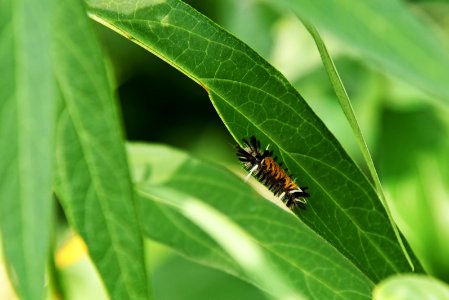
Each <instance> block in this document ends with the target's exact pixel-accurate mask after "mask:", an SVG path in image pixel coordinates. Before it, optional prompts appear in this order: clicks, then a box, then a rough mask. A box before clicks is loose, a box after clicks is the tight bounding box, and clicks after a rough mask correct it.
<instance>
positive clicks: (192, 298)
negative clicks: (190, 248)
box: [152, 255, 267, 300]
mask: <svg viewBox="0 0 449 300" xmlns="http://www.w3.org/2000/svg"><path fill="white" fill-rule="evenodd" d="M152 274H153V283H154V294H155V298H156V299H180V298H182V299H183V300H198V299H217V300H218V299H223V300H224V299H245V300H264V299H267V295H266V294H263V293H262V292H261V291H260V290H259V289H257V288H255V287H254V286H252V285H250V284H248V283H246V282H244V281H242V280H240V279H238V278H236V277H233V276H230V275H228V274H225V273H223V272H220V271H217V270H215V269H212V268H208V267H205V266H202V265H200V264H197V263H195V262H192V261H190V260H187V259H185V258H183V257H181V256H180V255H176V256H171V257H170V258H169V259H168V261H167V259H164V262H163V263H162V264H161V265H159V266H157V267H156V268H155V269H154V271H153V272H152ZM198 278H201V280H198ZM173 286H176V289H174V288H173ZM181 295H182V297H181Z"/></svg>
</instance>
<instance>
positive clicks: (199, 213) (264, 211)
mask: <svg viewBox="0 0 449 300" xmlns="http://www.w3.org/2000/svg"><path fill="white" fill-rule="evenodd" d="M129 153H130V160H131V165H132V166H133V170H134V177H135V178H134V179H135V182H136V187H137V189H138V192H139V194H140V195H141V196H142V197H141V202H140V206H141V208H142V217H141V218H142V224H143V226H144V230H145V233H146V234H147V235H148V236H149V237H151V238H152V239H155V240H157V241H160V242H162V243H164V244H168V245H169V246H171V247H173V248H174V249H176V250H177V251H180V252H181V253H183V254H185V255H187V256H189V257H191V258H193V259H195V260H196V261H199V262H201V263H204V264H207V265H209V266H213V267H215V268H219V269H221V270H223V271H226V272H229V273H231V274H234V275H236V276H238V277H241V278H243V279H244V280H247V281H249V282H251V283H253V284H254V285H256V286H258V287H259V288H261V289H262V290H265V291H267V292H270V293H271V294H272V295H275V296H278V297H279V298H280V299H286V298H283V297H281V295H283V296H285V295H286V293H287V292H288V290H287V289H286V288H284V289H281V288H276V287H278V286H279V284H280V283H279V282H277V281H279V280H280V279H282V276H287V277H285V278H283V280H282V283H283V284H284V285H286V284H288V286H289V289H291V290H296V291H300V292H301V293H302V294H304V295H305V296H306V297H307V298H308V299H369V297H370V293H371V289H372V286H373V282H372V281H371V280H370V279H369V278H368V277H367V276H365V275H364V274H363V273H362V272H361V271H360V270H359V269H358V268H357V267H356V266H355V265H354V264H352V263H351V262H350V261H348V260H347V259H346V258H345V257H344V256H343V255H342V254H341V253H339V252H338V251H337V250H336V249H335V248H334V247H332V246H331V245H330V244H329V243H328V242H326V241H325V240H324V239H322V238H321V237H319V236H318V235H316V234H315V233H314V232H313V231H312V230H310V229H309V228H308V227H307V226H305V225H304V224H302V223H301V222H298V220H297V218H296V217H295V216H294V215H293V214H292V213H289V212H287V211H284V210H282V209H279V207H277V206H276V205H274V204H273V203H270V202H268V201H267V200H265V199H264V198H262V197H260V196H259V195H257V194H256V193H255V192H254V191H253V190H252V189H251V188H250V187H249V186H248V185H247V184H246V183H244V182H243V181H242V180H241V179H240V178H238V177H237V176H235V175H233V174H231V173H230V172H229V171H227V170H225V169H223V168H222V167H217V166H214V165H211V164H207V163H204V162H201V161H198V160H196V159H193V158H190V157H188V156H187V155H186V154H184V153H182V152H179V151H175V150H173V149H171V148H168V147H165V146H148V145H133V146H132V147H130V152H129ZM164 190H165V191H166V192H165V191H164ZM170 190H172V191H177V193H176V194H174V193H173V192H171V191H170ZM156 192H157V193H156ZM174 195H175V196H174ZM197 202H199V203H197ZM200 204H201V205H200ZM203 207H205V208H207V207H210V208H208V209H205V208H203ZM200 208H201V209H200ZM212 208H213V209H212ZM211 210H215V211H217V212H219V213H217V212H215V213H213V214H211V213H209V212H208V211H211ZM186 211H187V213H186ZM220 215H221V216H220ZM211 216H212V217H213V218H210V217H211ZM222 216H226V217H227V218H229V220H230V221H231V222H232V223H233V224H234V226H238V227H239V228H241V229H242V230H244V235H245V236H248V237H249V239H250V241H251V243H255V244H256V245H257V246H258V248H260V251H261V254H260V256H262V257H264V258H263V259H262V258H260V257H259V255H254V253H253V251H250V250H251V249H248V248H251V247H245V245H246V243H244V242H243V241H242V242H236V240H240V239H241V238H239V239H237V237H236V236H235V235H236V234H235V233H233V234H230V233H229V230H228V229H227V228H225V225H226V224H225V223H224V222H221V221H220V222H218V221H219V219H220V218H221V217H222ZM217 225H220V226H217ZM154 228H158V229H159V230H154ZM210 232H212V234H211V233H210ZM245 238H246V237H245ZM220 239H221V240H222V242H220V243H219V242H218V240H220ZM246 239H247V238H246ZM223 243H229V244H230V246H231V247H233V248H236V251H238V252H237V253H238V254H239V255H241V256H243V257H244V258H245V259H242V260H240V261H239V260H237V259H235V258H234V256H232V255H230V254H229V253H230V251H225V250H224V249H226V247H225V246H223ZM234 255H235V254H234ZM248 269H250V270H248ZM254 270H257V271H258V272H252V271H254ZM276 274H279V275H276ZM273 275H276V276H278V277H279V278H277V279H275V278H272V276H273ZM268 278H269V279H270V280H267V279H268ZM276 280H277V281H276Z"/></svg>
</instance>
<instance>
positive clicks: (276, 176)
mask: <svg viewBox="0 0 449 300" xmlns="http://www.w3.org/2000/svg"><path fill="white" fill-rule="evenodd" d="M243 143H244V145H245V147H241V146H240V145H237V147H236V148H237V157H238V158H239V160H240V161H241V162H242V164H243V167H244V168H245V169H246V170H247V171H248V172H249V173H248V175H247V176H246V178H245V181H246V180H248V179H249V177H251V175H252V176H253V177H255V178H256V179H257V180H258V181H259V182H260V183H262V184H264V185H265V186H266V187H267V188H268V189H269V190H271V191H272V192H273V194H274V195H275V196H277V197H279V199H280V200H282V201H283V202H284V203H285V205H286V206H287V207H288V208H290V209H293V208H294V207H296V206H298V207H300V208H303V209H304V208H305V206H306V204H307V200H306V198H307V197H309V196H310V195H309V193H307V192H306V190H307V187H298V185H296V183H295V181H294V180H293V179H292V178H291V177H290V175H289V174H288V173H287V169H283V168H282V163H277V157H273V151H271V150H268V146H267V148H266V149H265V150H261V148H260V142H259V141H258V140H257V139H256V137H255V136H252V137H250V138H249V140H247V139H243Z"/></svg>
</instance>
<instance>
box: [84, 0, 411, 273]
mask: <svg viewBox="0 0 449 300" xmlns="http://www.w3.org/2000/svg"><path fill="white" fill-rule="evenodd" d="M88 3H89V11H90V14H91V16H92V17H93V18H94V19H96V20H97V21H99V22H101V23H103V24H105V25H107V26H108V27H110V28H112V29H114V30H116V31H117V32H119V33H121V34H123V35H125V36H127V37H128V38H130V39H132V40H133V41H135V42H136V43H138V44H140V45H141V46H143V47H145V48H146V49H148V50H149V51H151V52H153V53H154V54H156V55H158V56H159V57H161V58H163V59H164V60H166V61H167V62H169V63H170V64H172V65H173V66H175V67H176V68H178V69H179V70H181V71H182V72H184V73H185V74H186V75H188V76H189V77H191V78H192V79H193V80H195V81H196V82H198V83H200V84H201V85H202V86H203V87H204V88H205V89H206V90H207V91H208V92H209V95H210V97H211V99H212V102H213V104H214V106H215V107H216V109H217V111H218V113H219V115H220V116H221V118H222V119H223V121H224V122H225V124H226V125H227V127H228V129H229V130H230V131H231V133H232V134H233V135H234V136H235V137H236V139H237V140H240V139H241V138H243V137H246V136H249V135H256V136H257V137H258V138H259V139H260V140H261V141H262V144H263V145H264V146H266V145H268V144H270V147H271V149H273V150H274V152H275V154H276V155H277V156H278V157H279V158H280V160H281V161H282V162H284V163H285V164H286V165H287V167H288V169H289V170H290V171H291V173H292V174H293V175H294V176H295V177H297V178H298V182H299V184H300V185H307V186H309V188H310V189H309V191H310V194H311V197H310V205H309V206H308V208H307V210H306V211H302V212H300V213H299V216H300V218H301V219H302V221H303V222H304V223H306V224H307V225H308V226H309V227H310V228H312V229H313V230H314V231H315V232H316V233H318V234H319V235H321V236H322V237H324V238H325V239H326V240H328V241H329V242H330V243H331V244H333V245H334V246H335V247H336V248H337V249H339V251H341V252H342V253H343V254H344V255H345V256H346V257H347V258H348V259H349V260H350V261H352V262H353V263H354V264H355V265H357V267H358V268H359V269H360V270H362V271H363V272H364V273H365V274H366V275H367V276H368V277H369V278H371V279H372V280H374V281H376V280H379V279H381V278H384V277H385V276H387V275H389V274H394V273H397V272H402V271H408V270H410V267H409V265H408V263H407V261H406V259H405V257H404V255H403V253H402V250H401V248H400V246H399V244H398V242H397V240H396V238H395V236H394V233H393V230H392V228H391V226H390V224H389V221H388V218H387V215H386V213H385V211H384V209H383V207H382V204H381V203H380V201H379V199H378V197H377V195H376V193H375V191H374V189H373V187H372V185H371V184H370V183H369V182H368V180H367V179H366V177H365V176H364V175H363V174H362V173H361V172H360V170H359V169H358V168H357V167H356V165H355V164H354V162H353V161H352V160H351V159H350V158H349V157H348V155H347V154H346V153H345V151H344V150H343V149H342V148H341V146H340V145H339V143H338V142H337V141H336V140H335V138H334V137H333V136H332V134H331V133H330V132H329V131H328V130H327V129H326V127H325V126H324V124H323V123H322V122H321V121H320V120H319V119H318V118H317V116H316V115H315V114H314V113H313V112H312V111H311V109H310V108H309V106H308V105H307V104H306V103H305V101H304V100H303V99H302V97H301V96H300V95H299V93H298V92H297V91H296V90H295V89H294V88H293V87H292V86H291V85H290V84H289V83H288V81H287V80H286V79H285V78H284V77H283V76H282V74H280V73H279V72H278V71H277V70H275V69H274V68H273V67H272V66H270V65H269V64H268V63H267V62H266V61H264V60H263V59H262V58H261V57H260V56H259V55H257V54H256V53H255V52H254V51H252V50H251V49H250V48H249V47H248V46H246V45H245V44H243V43H242V42H241V41H239V40H237V39H236V38H235V37H233V36H232V35H230V34H229V33H227V32H225V31H224V30H222V29H221V28H220V27H219V26H217V25H216V24H214V23H213V22H211V21H210V20H209V19H207V18H205V17H204V16H202V15H201V14H199V13H198V12H196V11H195V10H193V9H192V8H190V7H189V6H187V5H186V4H184V3H182V2H180V1H176V0H166V1H131V2H126V3H125V2H120V3H115V4H114V5H110V3H109V2H104V1H95V0H90V1H88Z"/></svg>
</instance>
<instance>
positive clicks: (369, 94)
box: [0, 0, 449, 299]
mask: <svg viewBox="0 0 449 300" xmlns="http://www.w3.org/2000/svg"><path fill="white" fill-rule="evenodd" d="M187 2H188V3H189V4H190V5H192V6H193V7H195V8H196V9H197V10H199V11H200V12H201V13H203V14H205V15H207V16H208V17H210V18H211V19H212V20H214V21H215V22H217V23H218V24H220V25H221V26H223V27H224V28H225V29H227V30H228V31H230V32H231V33H232V34H234V35H236V36H237V37H238V38H240V39H241V40H243V41H244V42H245V43H247V44H249V45H250V46H251V47H252V48H254V49H255V50H256V51H257V52H258V53H259V54H261V55H262V56H263V57H264V58H265V59H266V60H268V61H269V62H270V63H272V64H273V65H274V66H275V67H276V68H278V69H279V70H280V71H281V72H282V73H283V74H284V75H285V76H286V77H287V78H288V79H289V81H290V82H291V83H292V84H293V85H294V86H295V87H296V88H297V89H298V91H299V92H300V94H301V95H302V96H303V97H304V98H305V100H306V101H307V102H308V104H309V105H310V106H311V107H312V108H313V110H314V111H315V112H316V113H317V114H318V115H319V116H320V118H321V119H322V120H323V122H324V123H325V124H326V125H327V126H328V128H329V129H330V130H331V131H332V132H333V133H334V134H335V136H336V137H337V139H338V140H339V141H340V142H341V143H342V145H343V147H344V148H345V149H346V150H347V151H348V153H349V154H350V155H351V157H352V158H353V159H354V160H355V161H356V162H357V164H358V165H359V166H360V167H361V168H362V169H363V170H364V171H366V170H365V165H364V163H363V160H362V156H361V154H360V152H359V150H358V147H357V144H356V141H355V139H354V137H353V134H352V131H351V129H350V127H349V125H348V123H347V121H346V119H345V117H344V115H343V113H342V112H341V109H340V106H339V104H338V101H337V99H336V97H335V95H334V92H333V89H332V86H331V85H330V82H329V80H328V77H327V74H326V73H325V70H324V69H323V66H322V64H321V60H320V57H319V54H318V51H317V50H316V47H315V44H314V42H313V40H312V38H311V37H310V35H309V34H308V33H307V31H306V30H305V28H304V27H303V26H302V24H301V23H300V21H299V20H298V19H297V18H296V16H295V15H293V14H288V13H285V12H280V11H277V10H274V9H273V8H272V7H270V6H269V5H267V4H264V3H263V2H261V1H253V0H244V1H243V0H217V1H187ZM407 5H408V6H409V8H410V9H411V11H412V12H413V13H414V14H415V15H416V16H417V17H418V18H420V19H422V20H425V22H426V23H427V24H431V25H429V26H433V27H434V28H433V29H434V30H435V31H436V32H437V33H438V35H440V37H441V38H442V39H443V40H445V41H449V4H448V3H447V2H445V1H430V0H429V1H409V2H408V3H407ZM94 26H95V29H96V31H97V33H98V37H99V39H100V40H101V41H102V44H103V49H104V51H105V53H107V57H108V64H109V66H110V69H111V72H112V74H113V78H114V79H115V81H116V84H117V85H116V89H117V94H118V95H119V99H120V106H121V110H122V115H123V122H124V124H123V125H124V128H125V131H126V136H127V138H128V140H131V141H148V142H152V143H166V144H170V145H172V146H175V147H178V148H181V149H184V150H186V151H188V152H190V153H192V154H193V155H195V156H197V157H200V158H201V159H206V160H210V161H214V162H216V163H218V164H223V165H225V166H227V167H230V168H238V163H237V160H236V159H235V154H234V143H235V142H234V141H233V140H232V137H231V136H230V135H229V134H228V132H227V130H226V128H225V126H224V124H223V123H222V121H221V120H220V118H219V116H218V115H217V113H216V112H215V110H214V108H213V106H212V104H211V103H210V101H209V99H208V96H207V93H206V91H205V90H204V89H203V88H202V87H200V86H199V85H197V84H196V83H195V82H193V81H192V80H190V79H189V78H187V77H186V76H185V75H183V74H181V73H180V72H178V71H177V70H175V69H174V68H173V67H171V66H169V65H168V64H167V63H165V62H163V61H162V60H160V59H159V58H157V57H155V56H153V55H152V54H150V53H148V52H147V51H145V50H143V49H142V48H140V47H139V46H137V45H135V44H133V43H132V42H130V41H128V40H126V39H125V38H123V37H121V36H119V35H117V34H115V33H114V32H112V31H111V30H109V29H107V28H104V27H102V26H101V25H98V24H94ZM321 34H322V35H323V38H324V40H325V42H326V43H327V46H328V49H329V51H330V54H331V55H332V58H333V59H334V62H335V64H336V66H337V69H338V71H339V72H340V75H341V77H342V80H343V82H344V84H345V87H346V89H347V92H348V94H349V96H350V99H351V101H352V104H353V106H354V109H355V112H356V116H357V118H358V121H359V124H360V126H361V128H362V131H363V134H364V136H365V139H366V141H367V143H368V146H369V148H370V150H371V152H372V155H373V158H374V160H375V164H376V167H377V169H378V172H379V174H380V177H381V180H382V183H383V187H384V189H385V191H386V193H387V195H388V199H389V201H390V205H391V206H392V210H393V215H394V218H395V220H396V222H397V223H398V225H399V228H400V229H401V231H402V232H403V233H404V235H405V236H406V238H407V240H408V241H409V243H410V244H411V246H412V248H413V249H414V251H415V253H416V254H417V255H418V257H419V258H420V259H421V261H422V263H423V265H424V267H425V268H426V270H427V271H428V272H429V273H430V274H433V275H435V276H436V277H439V278H440V279H442V280H444V281H446V282H449V258H448V257H447V253H449V230H448V228H449V155H448V154H449V139H448V136H449V134H448V133H449V108H448V106H447V105H445V104H442V102H441V101H438V99H435V98H432V97H431V96H429V95H427V94H425V93H423V92H421V91H419V90H417V89H416V88H414V87H413V86H412V85H410V84H408V83H407V82H404V81H402V80H401V79H400V78H393V77H390V76H389V75H388V74H385V73H384V72H383V70H382V69H381V67H379V66H375V65H371V64H367V63H365V61H364V59H363V57H361V56H360V55H359V54H358V53H357V52H356V51H354V50H353V49H350V48H349V47H347V46H346V45H344V44H342V43H341V42H339V41H338V40H337V39H336V38H335V37H333V36H332V35H330V34H328V33H327V32H321ZM404 51H407V49H404ZM448 88H449V86H448ZM366 174H368V173H367V172H366ZM61 236H62V238H61V241H62V242H61V245H63V244H65V242H66V241H68V240H70V238H71V235H70V234H68V233H67V232H63V233H61ZM61 247H62V248H61V249H63V250H61V251H69V250H67V247H65V248H64V247H63V246H61ZM148 251H149V253H150V260H151V262H150V265H151V269H152V274H153V276H154V278H153V286H154V293H155V296H156V299H262V298H263V297H264V296H263V294H262V292H260V291H258V290H257V289H255V288H253V287H252V286H250V285H249V284H247V283H245V282H242V281H240V280H238V279H236V278H233V277H231V276H229V275H227V274H224V273H222V272H219V271H215V270H212V269H209V268H206V267H203V266H200V265H198V264H196V263H193V262H190V261H187V260H186V259H185V258H183V257H181V256H179V255H178V254H176V253H174V252H172V251H171V250H169V249H167V248H165V247H162V246H160V245H157V244H154V243H149V245H148ZM64 253H65V252H64ZM86 274H91V275H86ZM61 275H62V285H63V286H65V287H66V288H67V292H68V296H69V298H70V299H100V298H101V297H104V293H103V292H102V290H101V286H100V284H99V282H98V279H95V280H93V279H92V278H95V271H94V270H93V268H92V266H91V264H90V263H89V261H88V259H87V257H86V256H85V255H80V256H79V257H78V258H76V259H74V260H72V262H71V263H70V264H68V265H64V266H63V267H62V273H61ZM1 277H3V275H2V274H0V278H1ZM1 281H3V280H0V282H1ZM0 290H5V291H6V289H3V288H2V289H0ZM5 293H7V292H5ZM7 296H8V294H5V295H1V294H0V298H1V299H6V297H7ZM8 297H9V296H8Z"/></svg>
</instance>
